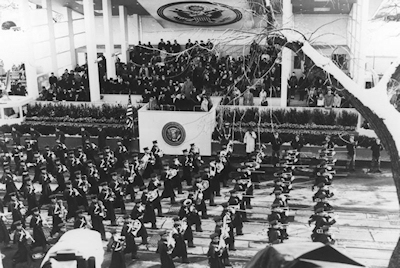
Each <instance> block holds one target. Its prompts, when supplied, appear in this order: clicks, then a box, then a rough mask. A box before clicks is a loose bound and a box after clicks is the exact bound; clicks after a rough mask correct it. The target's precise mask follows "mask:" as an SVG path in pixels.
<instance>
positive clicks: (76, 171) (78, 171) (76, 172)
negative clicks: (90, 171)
mask: <svg viewBox="0 0 400 268" xmlns="http://www.w3.org/2000/svg"><path fill="white" fill-rule="evenodd" d="M74 173H75V175H78V174H82V172H81V171H80V170H75V172H74Z"/></svg>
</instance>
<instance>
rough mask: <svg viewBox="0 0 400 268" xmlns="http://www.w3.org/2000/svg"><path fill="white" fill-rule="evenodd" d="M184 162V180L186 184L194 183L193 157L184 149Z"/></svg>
mask: <svg viewBox="0 0 400 268" xmlns="http://www.w3.org/2000/svg"><path fill="white" fill-rule="evenodd" d="M182 152H183V155H184V156H183V159H182V161H180V162H181V163H182V180H185V181H186V185H188V186H191V185H192V170H193V163H192V161H193V159H192V158H191V157H190V155H189V152H188V150H186V149H185V150H183V151H182Z"/></svg>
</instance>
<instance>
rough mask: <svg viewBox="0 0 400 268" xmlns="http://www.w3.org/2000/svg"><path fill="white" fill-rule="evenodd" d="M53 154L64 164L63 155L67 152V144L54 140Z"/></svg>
mask: <svg viewBox="0 0 400 268" xmlns="http://www.w3.org/2000/svg"><path fill="white" fill-rule="evenodd" d="M53 151H54V154H55V155H56V157H57V158H59V159H60V161H61V163H62V164H63V165H65V156H66V153H67V146H65V144H64V143H62V142H61V141H60V140H56V145H55V146H54V148H53Z"/></svg>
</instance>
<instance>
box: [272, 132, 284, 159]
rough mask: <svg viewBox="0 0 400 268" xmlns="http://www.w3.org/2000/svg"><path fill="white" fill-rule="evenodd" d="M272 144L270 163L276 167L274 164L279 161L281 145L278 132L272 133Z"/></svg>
mask: <svg viewBox="0 0 400 268" xmlns="http://www.w3.org/2000/svg"><path fill="white" fill-rule="evenodd" d="M271 145H272V163H273V164H274V166H275V167H276V164H277V163H278V162H279V159H280V157H281V153H280V150H281V145H282V139H281V137H279V133H278V132H275V133H274V138H273V139H272V141H271Z"/></svg>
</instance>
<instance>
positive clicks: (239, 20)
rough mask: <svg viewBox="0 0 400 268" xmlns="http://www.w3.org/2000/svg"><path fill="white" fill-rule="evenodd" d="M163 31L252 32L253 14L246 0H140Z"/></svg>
mask: <svg viewBox="0 0 400 268" xmlns="http://www.w3.org/2000/svg"><path fill="white" fill-rule="evenodd" d="M138 1H139V3H140V4H141V5H142V7H143V8H144V9H146V10H147V12H148V13H149V14H150V15H151V16H152V17H153V18H154V19H156V20H157V22H158V23H159V24H160V25H161V26H163V27H164V28H208V27H212V28H218V29H250V28H252V27H253V26H254V21H253V15H252V11H251V8H250V6H249V3H248V1H247V0H218V1H216V2H212V1H184V0H174V1H171V0H157V1H149V0H138Z"/></svg>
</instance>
